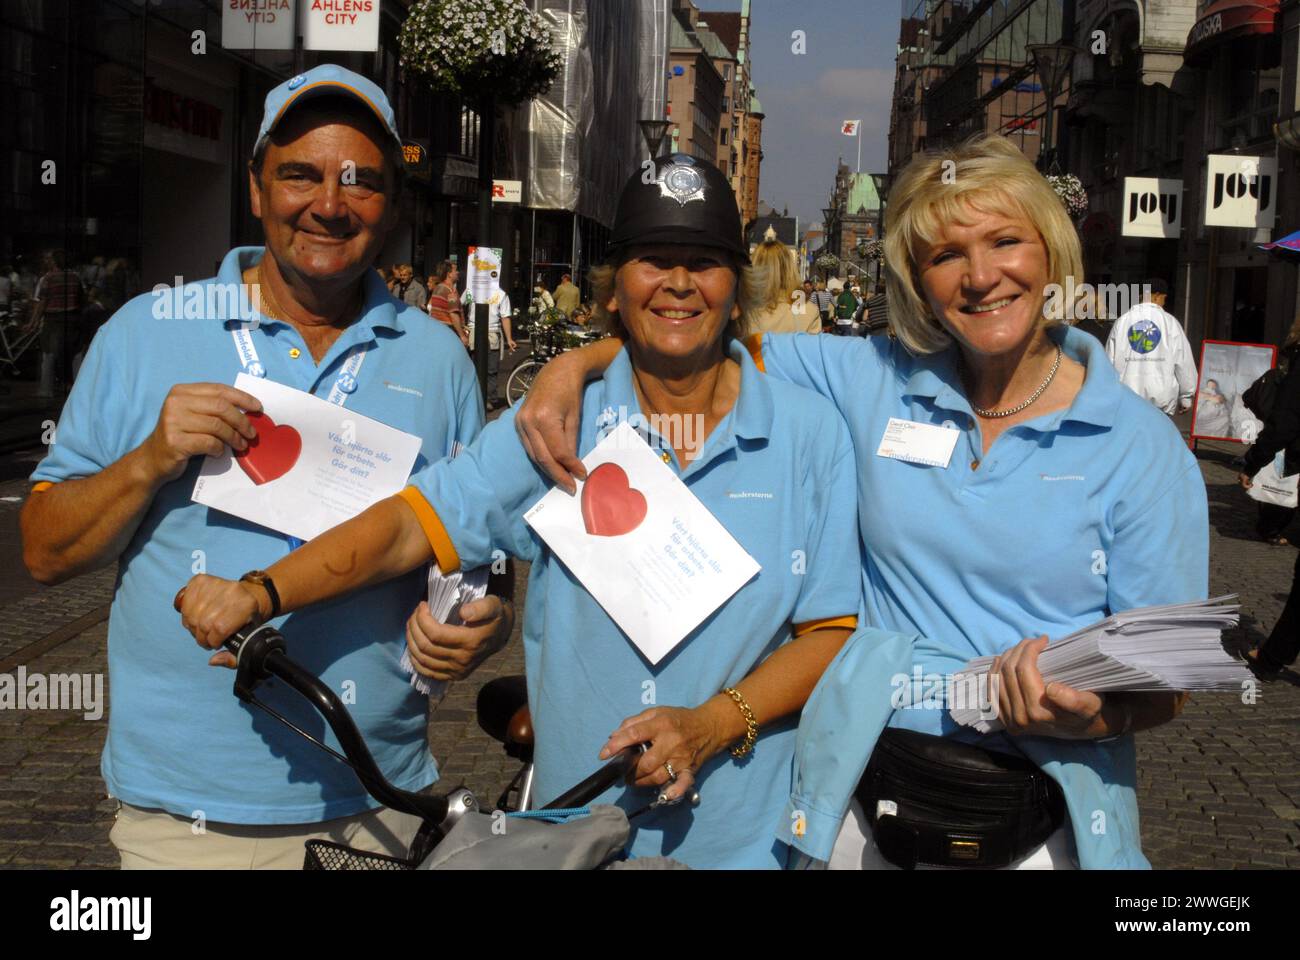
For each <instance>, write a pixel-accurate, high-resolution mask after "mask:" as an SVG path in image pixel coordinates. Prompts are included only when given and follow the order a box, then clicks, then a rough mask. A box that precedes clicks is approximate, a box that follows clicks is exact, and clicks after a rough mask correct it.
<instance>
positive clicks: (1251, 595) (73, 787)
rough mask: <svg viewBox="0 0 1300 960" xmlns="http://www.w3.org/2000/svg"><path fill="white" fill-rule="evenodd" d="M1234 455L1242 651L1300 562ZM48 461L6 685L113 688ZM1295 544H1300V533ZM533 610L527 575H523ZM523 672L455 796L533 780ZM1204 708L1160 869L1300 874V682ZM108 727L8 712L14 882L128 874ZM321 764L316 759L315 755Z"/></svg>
mask: <svg viewBox="0 0 1300 960" xmlns="http://www.w3.org/2000/svg"><path fill="white" fill-rule="evenodd" d="M1238 452H1239V448H1235V447H1234V445H1231V444H1226V443H1222V444H1217V443H1211V444H1203V445H1202V447H1201V450H1200V452H1199V454H1198V455H1199V458H1200V463H1201V469H1202V472H1203V474H1204V476H1205V481H1206V486H1207V490H1208V493H1209V501H1210V552H1211V565H1210V589H1211V595H1216V594H1220V593H1228V592H1234V591H1235V592H1237V593H1239V594H1240V595H1241V604H1242V625H1241V626H1240V627H1239V628H1238V629H1236V630H1235V631H1233V632H1232V634H1231V635H1230V636H1229V637H1228V638H1227V639H1228V641H1229V642H1230V643H1232V644H1235V645H1238V646H1243V645H1244V646H1250V645H1253V644H1254V643H1256V642H1258V641H1259V640H1261V639H1262V638H1263V637H1264V636H1265V635H1266V634H1267V631H1268V630H1269V629H1270V627H1271V626H1272V624H1273V622H1274V621H1275V620H1276V618H1277V616H1278V614H1279V613H1280V612H1281V609H1282V605H1283V602H1284V601H1285V599H1286V596H1287V593H1288V591H1289V589H1290V585H1291V575H1292V569H1293V565H1294V562H1295V555H1294V550H1295V548H1294V547H1272V546H1269V545H1267V544H1265V543H1263V542H1261V541H1259V540H1258V539H1256V538H1255V536H1254V531H1253V524H1254V515H1255V510H1254V504H1253V502H1252V501H1249V500H1248V499H1247V498H1246V496H1245V494H1244V493H1243V492H1242V491H1241V490H1240V488H1239V487H1237V486H1236V484H1235V477H1236V471H1235V469H1234V468H1233V465H1232V462H1231V461H1232V457H1233V456H1235V455H1236V454H1237V453H1238ZM38 456H39V450H37V451H35V452H25V453H17V454H9V455H7V456H0V563H2V566H0V569H3V570H4V571H5V572H4V574H3V576H0V673H6V672H8V673H13V672H15V671H16V670H17V668H18V666H19V665H24V666H25V667H26V669H27V670H28V672H37V671H41V672H72V671H77V672H99V673H104V674H105V676H106V666H105V651H106V644H107V639H106V629H107V624H106V622H105V618H106V616H107V603H108V601H109V599H110V598H111V592H112V588H113V572H112V570H111V569H109V570H102V571H99V572H96V573H92V574H88V575H86V576H83V577H78V578H76V579H75V580H73V581H70V582H68V583H65V584H61V585H59V586H56V587H45V586H42V585H40V584H37V583H35V582H34V581H32V580H31V579H30V577H28V576H27V574H26V572H25V571H24V569H23V567H22V564H21V547H20V544H19V540H18V534H17V519H18V511H19V509H20V507H21V499H22V498H23V497H24V496H25V495H26V491H27V484H26V482H25V481H24V480H23V479H22V478H23V477H25V476H26V475H27V473H29V472H30V470H31V468H32V466H33V465H34V463H35V460H36V458H37V457H38ZM1290 537H1291V539H1292V540H1293V541H1296V542H1300V525H1297V526H1293V528H1292V530H1291V533H1290ZM517 579H518V588H517V593H516V596H517V597H518V598H519V600H520V601H521V602H522V600H523V597H524V590H525V589H526V579H527V565H520V568H519V569H518V571H517ZM522 672H523V658H522V651H521V643H520V640H519V630H518V627H516V631H515V636H514V637H513V638H512V640H511V643H510V644H509V646H508V647H507V648H506V650H505V651H503V652H502V653H501V654H499V655H498V656H497V657H495V658H493V660H491V661H489V662H488V663H486V664H484V665H483V666H482V667H481V668H480V669H479V670H478V671H477V673H476V674H475V675H474V676H473V677H471V678H470V679H469V680H467V681H464V682H462V683H459V684H454V685H453V686H452V688H451V690H450V691H449V693H448V694H447V696H446V698H445V699H444V700H443V701H442V702H441V703H440V704H438V705H436V706H434V707H432V708H431V710H430V717H429V726H428V734H429V744H430V749H431V750H432V752H433V754H434V756H435V757H436V758H437V760H438V764H439V767H440V769H441V771H442V783H443V784H444V785H448V786H450V785H454V784H457V783H464V784H465V785H466V786H468V787H469V788H470V789H471V790H473V791H474V792H475V794H476V795H477V796H478V797H479V798H480V799H481V800H483V801H484V802H486V803H492V802H493V801H494V800H495V799H496V797H497V795H498V794H499V793H500V792H501V791H502V789H504V787H505V785H506V784H507V783H508V782H509V780H510V778H511V777H512V776H513V775H514V773H515V771H516V769H517V765H516V763H515V762H514V761H512V760H510V759H509V758H508V757H506V756H505V754H504V752H503V751H502V749H501V748H500V746H499V745H498V744H496V743H495V741H492V740H491V739H490V738H488V737H487V735H486V734H483V733H482V732H481V731H480V730H479V729H478V726H477V724H476V722H475V716H474V700H475V696H476V695H477V692H478V689H479V687H480V686H481V685H482V684H483V683H484V682H486V681H487V680H490V679H492V678H494V677H497V676H501V675H506V674H511V673H522ZM1244 699H1249V698H1243V697H1241V696H1238V695H1236V694H1200V695H1197V696H1194V697H1193V698H1192V700H1191V701H1190V703H1189V704H1188V706H1187V708H1186V709H1185V711H1184V712H1183V715H1182V716H1181V717H1180V718H1178V719H1177V720H1175V721H1173V722H1172V723H1169V724H1167V725H1165V726H1163V727H1160V728H1158V729H1156V730H1152V731H1148V732H1145V733H1141V734H1138V736H1137V744H1138V798H1139V804H1140V808H1141V826H1142V837H1143V847H1144V850H1145V852H1146V854H1147V856H1148V858H1149V859H1150V860H1151V862H1152V864H1153V865H1154V866H1155V867H1156V868H1157V869H1169V868H1235V867H1247V868H1300V675H1297V674H1295V673H1294V672H1287V673H1284V674H1283V676H1282V678H1281V679H1279V680H1277V681H1275V682H1272V683H1269V684H1262V685H1260V686H1259V687H1258V689H1257V696H1256V697H1255V698H1254V702H1251V703H1247V702H1243V700H1244ZM106 728H107V724H106V722H105V720H104V719H101V720H98V721H90V720H85V719H83V717H82V716H81V714H80V713H77V712H67V713H64V712H56V711H34V710H29V711H19V710H0V868H33V867H54V868H61V867H78V868H113V867H116V866H117V863H118V860H117V856H116V854H115V852H114V851H113V848H112V846H111V845H110V844H109V842H108V830H109V827H110V826H111V824H112V814H113V809H114V802H113V801H112V800H109V799H108V798H107V797H106V795H105V789H104V783H103V780H102V779H101V778H100V775H99V752H100V750H101V748H102V745H103V740H104V736H105V733H106ZM304 748H305V749H312V748H311V747H310V746H309V745H306V744H304Z"/></svg>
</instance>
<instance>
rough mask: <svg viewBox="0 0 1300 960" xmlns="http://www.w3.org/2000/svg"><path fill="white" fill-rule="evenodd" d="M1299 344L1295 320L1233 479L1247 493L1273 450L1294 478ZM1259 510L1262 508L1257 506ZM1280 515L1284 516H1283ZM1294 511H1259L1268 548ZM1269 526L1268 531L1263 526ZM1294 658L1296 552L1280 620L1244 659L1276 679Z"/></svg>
mask: <svg viewBox="0 0 1300 960" xmlns="http://www.w3.org/2000/svg"><path fill="white" fill-rule="evenodd" d="M1298 344H1300V319H1297V321H1296V323H1295V324H1293V325H1292V327H1291V333H1290V334H1289V335H1288V336H1287V340H1286V344H1285V345H1284V346H1283V352H1284V353H1285V354H1286V355H1287V357H1288V359H1289V360H1290V361H1291V362H1290V365H1289V368H1288V370H1287V374H1286V377H1285V378H1284V379H1283V380H1282V383H1281V386H1280V387H1279V388H1278V394H1277V399H1276V400H1275V401H1274V402H1273V407H1272V409H1271V410H1269V411H1267V413H1268V417H1267V419H1266V420H1265V421H1264V429H1263V430H1262V431H1260V434H1259V438H1258V439H1257V440H1256V441H1255V443H1254V445H1253V446H1252V447H1251V448H1250V450H1248V451H1247V452H1246V456H1245V458H1244V460H1245V466H1244V468H1243V469H1242V471H1241V473H1239V474H1238V475H1237V480H1238V482H1239V483H1240V484H1241V486H1242V489H1244V490H1249V489H1250V488H1251V485H1252V480H1253V478H1254V477H1255V475H1256V474H1257V473H1259V471H1260V470H1262V469H1264V467H1266V466H1267V465H1268V463H1269V461H1271V460H1272V459H1273V458H1274V457H1275V456H1277V454H1278V452H1279V451H1285V457H1286V467H1285V468H1284V473H1285V475H1286V476H1291V475H1292V474H1295V473H1300V370H1297V368H1296V367H1297V365H1296V363H1295V362H1294V360H1295V357H1296V355H1297V352H1300V351H1298ZM1260 506H1261V508H1262V507H1263V506H1264V504H1262V503H1261V504H1260ZM1283 511H1285V513H1283ZM1294 513H1295V511H1294V509H1287V508H1281V507H1278V508H1274V510H1272V511H1269V512H1267V513H1266V512H1265V511H1264V510H1262V509H1261V511H1260V519H1259V527H1260V532H1261V534H1265V533H1267V532H1270V531H1271V532H1273V534H1274V535H1273V538H1272V539H1270V541H1269V542H1271V543H1286V541H1285V540H1284V539H1282V537H1281V535H1280V534H1281V532H1282V530H1284V529H1285V523H1284V522H1283V520H1284V518H1285V521H1286V522H1289V521H1290V516H1291V515H1294ZM1266 524H1271V526H1266ZM1297 653H1300V553H1297V554H1296V562H1295V570H1294V573H1293V574H1292V578H1291V593H1290V594H1289V595H1288V596H1287V598H1286V606H1284V607H1283V608H1282V615H1281V616H1280V617H1278V619H1277V622H1276V623H1275V624H1274V625H1273V631H1272V632H1271V633H1270V634H1269V635H1268V639H1266V640H1265V641H1264V642H1263V643H1261V644H1260V645H1259V646H1258V647H1257V648H1256V649H1254V650H1252V651H1250V652H1249V653H1247V654H1246V657H1247V659H1248V660H1249V662H1250V663H1251V665H1252V666H1253V667H1254V668H1255V670H1256V672H1257V673H1258V674H1260V675H1261V676H1264V677H1273V676H1276V675H1277V674H1278V673H1279V672H1280V671H1281V670H1282V668H1283V667H1285V666H1289V665H1290V664H1293V663H1295V660H1296V655H1297Z"/></svg>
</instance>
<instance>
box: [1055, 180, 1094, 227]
mask: <svg viewBox="0 0 1300 960" xmlns="http://www.w3.org/2000/svg"><path fill="white" fill-rule="evenodd" d="M1047 182H1048V183H1050V184H1051V185H1052V189H1053V190H1055V191H1056V195H1057V196H1058V197H1060V198H1061V202H1062V203H1063V204H1065V210H1066V212H1067V213H1068V214H1069V215H1070V219H1071V220H1077V219H1079V217H1081V216H1083V215H1084V214H1085V213H1087V212H1088V191H1087V190H1085V189H1083V183H1082V181H1080V180H1079V178H1078V177H1076V176H1075V175H1074V174H1072V173H1066V174H1062V175H1061V176H1052V177H1048V178H1047Z"/></svg>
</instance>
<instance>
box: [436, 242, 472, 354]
mask: <svg viewBox="0 0 1300 960" xmlns="http://www.w3.org/2000/svg"><path fill="white" fill-rule="evenodd" d="M459 279H460V268H459V267H457V266H456V264H454V263H452V262H451V261H450V260H442V261H440V262H439V263H438V266H437V267H436V268H434V271H433V277H432V278H431V285H430V287H429V316H431V317H433V319H435V320H437V321H438V322H439V323H445V324H446V325H447V326H449V327H451V328H452V329H453V330H455V331H456V336H458V337H460V342H461V343H463V344H465V346H467V347H468V346H469V333H468V331H466V329H465V315H464V311H463V310H462V309H461V306H460V294H459V293H458V292H457V291H456V282H457V281H458V280H459Z"/></svg>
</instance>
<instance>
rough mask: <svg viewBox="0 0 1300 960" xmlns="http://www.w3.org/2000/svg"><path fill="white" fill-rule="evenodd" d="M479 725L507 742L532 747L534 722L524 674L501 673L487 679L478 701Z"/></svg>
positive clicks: (496, 738)
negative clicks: (495, 677)
mask: <svg viewBox="0 0 1300 960" xmlns="http://www.w3.org/2000/svg"><path fill="white" fill-rule="evenodd" d="M476 711H477V713H478V725H479V727H480V728H482V730H483V732H484V733H486V734H487V735H488V736H489V737H491V738H492V739H493V740H496V741H498V742H499V743H502V744H504V745H505V746H506V749H507V752H508V751H509V749H510V747H511V746H512V745H516V744H517V745H518V746H520V747H531V746H532V744H533V722H532V717H531V715H530V714H529V712H528V685H527V683H526V682H525V680H524V678H523V677H522V676H511V677H498V678H497V679H495V680H490V681H488V682H487V683H485V684H484V685H483V686H482V688H480V690H479V692H478V702H477V704H476Z"/></svg>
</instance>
